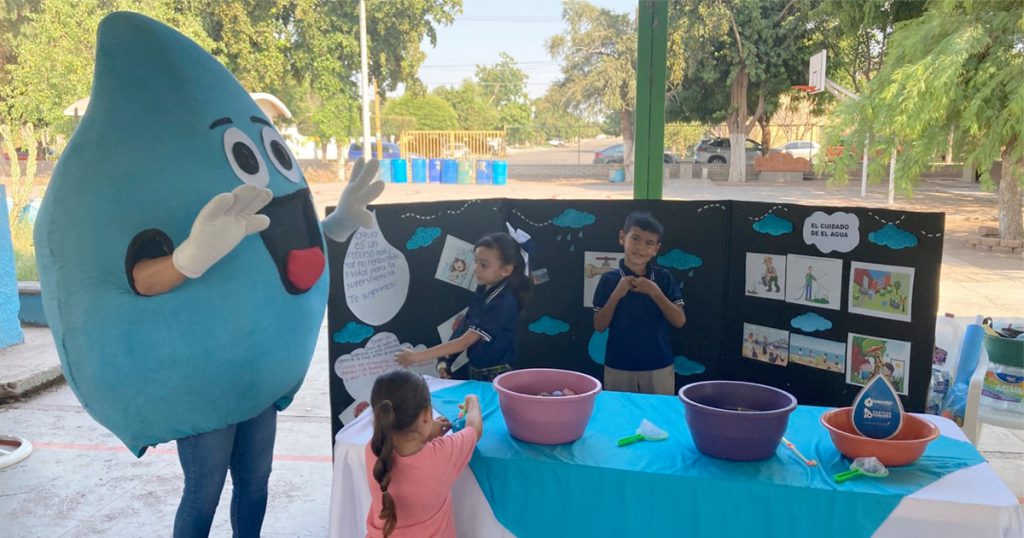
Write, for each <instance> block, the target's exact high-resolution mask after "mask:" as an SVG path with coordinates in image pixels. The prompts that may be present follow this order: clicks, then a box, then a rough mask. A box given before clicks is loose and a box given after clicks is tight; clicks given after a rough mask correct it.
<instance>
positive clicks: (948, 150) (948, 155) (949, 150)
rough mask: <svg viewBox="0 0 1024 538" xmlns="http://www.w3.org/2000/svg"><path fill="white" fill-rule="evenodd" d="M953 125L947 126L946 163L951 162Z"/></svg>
mask: <svg viewBox="0 0 1024 538" xmlns="http://www.w3.org/2000/svg"><path fill="white" fill-rule="evenodd" d="M955 128H956V127H955V126H954V125H950V126H949V138H947V139H946V164H952V163H953V129H955Z"/></svg>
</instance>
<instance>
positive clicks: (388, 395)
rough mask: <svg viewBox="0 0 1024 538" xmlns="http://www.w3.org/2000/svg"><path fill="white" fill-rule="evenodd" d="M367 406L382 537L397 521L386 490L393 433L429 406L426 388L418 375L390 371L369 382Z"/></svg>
mask: <svg viewBox="0 0 1024 538" xmlns="http://www.w3.org/2000/svg"><path fill="white" fill-rule="evenodd" d="M370 405H371V406H373V438H372V439H371V440H370V450H372V451H373V455H374V456H377V463H375V464H374V466H373V478H374V479H375V480H376V481H377V483H378V484H380V491H381V502H382V505H381V510H380V514H379V515H378V516H377V517H379V518H380V519H383V520H384V536H385V537H386V536H388V535H389V534H391V533H392V532H393V531H394V530H395V525H396V524H397V523H398V515H397V512H396V511H395V499H394V498H393V497H392V496H391V493H389V492H388V486H390V485H391V471H392V470H393V469H394V467H395V462H394V461H393V460H394V456H395V442H394V439H393V436H394V435H395V434H396V433H400V432H403V431H405V430H408V429H409V428H411V427H412V425H413V424H415V423H416V420H417V419H418V418H419V417H420V414H421V413H423V410H424V409H427V408H428V407H430V389H429V388H427V382H426V381H424V380H423V377H422V376H421V375H419V374H417V373H415V372H411V371H409V370H392V371H390V372H388V373H386V374H383V375H381V376H380V377H378V378H377V379H376V381H374V382H373V389H371V391H370Z"/></svg>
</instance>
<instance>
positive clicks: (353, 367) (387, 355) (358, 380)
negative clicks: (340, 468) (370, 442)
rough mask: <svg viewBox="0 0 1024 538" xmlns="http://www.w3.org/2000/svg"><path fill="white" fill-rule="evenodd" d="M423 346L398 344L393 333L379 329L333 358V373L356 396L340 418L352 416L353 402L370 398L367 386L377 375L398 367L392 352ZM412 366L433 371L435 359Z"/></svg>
mask: <svg viewBox="0 0 1024 538" xmlns="http://www.w3.org/2000/svg"><path fill="white" fill-rule="evenodd" d="M409 348H412V349H417V350H419V349H426V346H423V345H418V346H415V347H413V346H412V345H410V344H401V343H399V342H398V337H397V336H395V335H394V334H392V333H388V332H382V333H377V334H375V335H373V336H372V337H371V338H370V339H369V340H368V341H367V342H366V346H364V347H361V348H359V349H356V350H354V351H352V352H351V353H346V354H345V355H342V356H340V357H338V358H337V360H335V361H334V374H335V375H337V376H338V377H340V378H341V380H342V382H343V383H344V384H345V390H346V391H347V392H348V393H349V395H350V396H352V398H354V399H355V401H354V402H352V405H350V406H349V407H348V409H346V410H345V411H343V412H342V413H341V415H340V418H341V421H342V422H343V423H347V422H348V421H349V420H352V418H354V413H355V406H356V405H358V404H359V402H361V401H366V402H368V401H370V390H371V389H372V388H373V382H374V380H376V379H377V376H380V375H381V374H384V373H387V372H390V371H392V370H397V369H399V368H401V365H399V364H398V361H396V360H395V353H398V351H399V350H401V349H409ZM411 370H413V371H415V372H418V373H421V374H435V375H436V373H437V371H436V370H435V369H434V363H433V362H428V363H425V364H422V365H419V366H416V367H414V368H411Z"/></svg>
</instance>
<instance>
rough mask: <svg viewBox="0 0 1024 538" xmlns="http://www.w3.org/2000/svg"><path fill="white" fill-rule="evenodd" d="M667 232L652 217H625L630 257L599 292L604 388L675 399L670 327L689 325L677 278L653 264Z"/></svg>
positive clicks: (622, 239) (623, 237) (622, 235)
mask: <svg viewBox="0 0 1024 538" xmlns="http://www.w3.org/2000/svg"><path fill="white" fill-rule="evenodd" d="M663 234H664V229H663V228H662V226H661V223H660V222H658V220H657V219H655V218H654V217H653V216H651V215H650V214H649V213H643V212H634V213H631V214H630V215H629V216H628V217H626V223H625V224H624V225H623V226H622V231H620V232H619V244H620V245H622V246H623V253H624V254H625V257H624V259H623V260H622V261H620V262H619V268H618V269H615V270H614V271H609V272H607V273H605V274H603V275H601V280H600V282H598V284H597V290H596V291H595V292H594V329H596V330H598V331H603V330H605V329H608V347H607V350H606V351H605V357H604V388H605V389H607V390H617V391H622V392H645V393H648V394H673V393H674V392H675V384H676V383H675V380H676V378H675V372H674V370H673V362H674V361H673V356H672V347H671V345H670V344H669V339H668V326H669V325H670V324H671V325H672V326H673V327H676V328H679V327H682V326H683V324H685V323H686V314H685V313H684V312H683V298H682V294H681V293H680V292H679V286H678V285H677V284H676V281H675V279H674V278H672V273H669V272H668V271H667V270H666V269H663V268H661V267H658V266H656V265H654V263H653V262H652V261H651V260H652V258H654V255H655V254H657V253H658V249H659V248H660V247H661V238H662V235H663Z"/></svg>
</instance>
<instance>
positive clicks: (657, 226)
mask: <svg viewBox="0 0 1024 538" xmlns="http://www.w3.org/2000/svg"><path fill="white" fill-rule="evenodd" d="M632 228H640V229H641V230H643V231H645V232H650V233H652V234H654V235H656V236H658V242H661V238H662V236H664V235H665V228H664V227H663V226H662V225H661V223H660V222H658V219H656V218H654V215H651V214H650V213H648V212H646V211H634V212H632V213H630V214H629V216H628V217H626V223H625V224H623V225H622V233H626V234H628V233H629V230H630V229H632Z"/></svg>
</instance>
